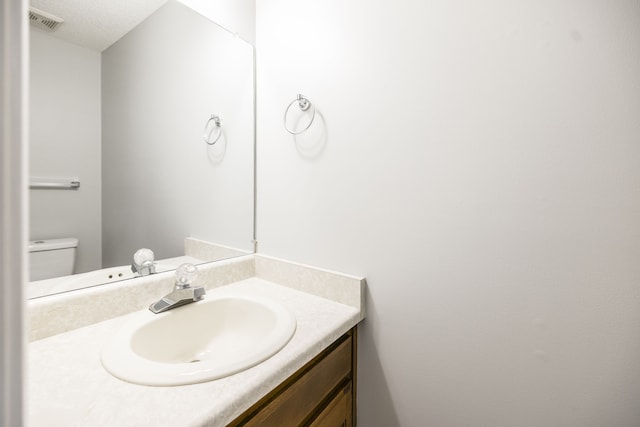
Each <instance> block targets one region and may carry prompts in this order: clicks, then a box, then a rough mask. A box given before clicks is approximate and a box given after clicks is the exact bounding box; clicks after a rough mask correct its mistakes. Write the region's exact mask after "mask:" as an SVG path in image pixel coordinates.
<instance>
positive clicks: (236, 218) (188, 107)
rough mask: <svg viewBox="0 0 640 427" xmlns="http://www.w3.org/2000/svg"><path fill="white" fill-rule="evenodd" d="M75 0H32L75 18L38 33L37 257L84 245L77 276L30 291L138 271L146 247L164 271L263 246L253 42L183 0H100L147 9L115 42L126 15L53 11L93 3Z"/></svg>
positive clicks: (33, 120) (39, 283)
mask: <svg viewBox="0 0 640 427" xmlns="http://www.w3.org/2000/svg"><path fill="white" fill-rule="evenodd" d="M73 3H74V1H70V0H68V1H65V2H51V1H46V0H33V1H32V2H31V6H33V7H35V8H37V9H41V10H43V11H44V12H46V13H50V14H53V15H55V16H58V15H62V16H59V17H60V18H62V19H65V21H66V22H65V23H63V24H62V25H60V27H59V30H56V31H53V32H49V31H48V30H47V31H45V30H41V29H38V28H33V27H32V29H31V32H30V69H31V77H30V175H31V188H30V190H29V194H30V236H29V239H30V240H31V242H30V261H32V260H33V257H34V255H35V254H38V253H44V252H45V251H43V250H41V249H43V248H46V249H49V248H51V249H57V248H59V247H64V246H66V245H67V244H68V243H69V242H73V241H74V240H73V239H77V248H76V249H75V254H74V259H73V260H74V266H73V271H72V273H73V276H70V277H69V276H66V277H51V276H47V277H45V276H43V275H42V272H41V271H40V270H39V272H38V273H37V274H38V275H35V273H33V272H31V282H30V283H29V284H28V287H29V288H28V289H27V292H26V293H27V295H28V297H31V298H34V297H41V296H44V295H48V294H52V293H58V292H62V291H68V290H72V289H77V288H79V287H87V286H95V285H98V284H101V283H108V282H112V281H115V280H123V279H131V278H135V276H136V273H134V272H133V271H132V270H131V268H130V265H131V263H132V259H133V255H134V253H135V252H136V251H137V250H138V249H140V248H148V249H151V250H152V251H153V252H154V254H155V261H156V266H157V271H159V272H160V271H166V270H171V269H173V268H175V267H177V266H178V265H179V264H180V263H182V262H185V261H187V262H194V263H201V262H211V261H215V260H219V259H222V258H228V257H233V256H238V255H242V254H246V253H252V252H253V250H254V245H253V239H254V200H255V199H254V170H255V169H254V149H255V138H254V133H255V130H254V127H255V120H254V114H255V108H254V82H255V78H254V50H253V46H252V45H250V44H249V43H247V42H245V41H244V40H242V39H240V38H238V37H236V36H235V35H233V34H231V33H230V32H229V31H227V30H225V29H224V28H222V27H220V26H218V25H217V24H215V23H214V22H212V21H210V20H209V19H207V18H206V17H204V16H202V15H200V14H198V13H197V12H195V11H194V10H192V9H191V8H189V7H188V6H187V5H186V4H184V3H186V1H185V2H184V3H183V2H179V1H175V0H169V1H166V0H148V1H137V2H128V1H118V2H115V1H114V2H102V4H103V6H104V7H115V6H116V5H118V7H119V8H121V9H122V8H127V7H132V8H133V7H135V8H136V10H135V11H133V10H132V11H130V12H127V10H126V9H125V10H121V11H120V12H119V14H116V16H120V17H122V18H121V19H122V20H124V21H127V20H128V21H135V22H131V23H128V25H129V26H130V27H131V28H127V29H126V30H125V31H124V35H116V36H113V35H111V37H116V38H117V40H115V41H112V40H106V41H105V39H104V38H102V35H101V34H100V31H101V30H103V29H104V30H112V29H113V28H114V27H117V26H118V25H120V24H123V23H122V22H118V25H115V24H109V23H108V22H105V21H104V19H102V18H101V16H100V13H101V11H100V10H92V11H86V12H85V13H84V14H79V16H80V17H79V18H78V17H75V16H74V17H73V18H70V17H68V16H64V14H65V10H57V9H56V7H57V5H58V6H60V7H66V8H69V9H68V10H74V8H75V9H76V10H82V9H83V8H86V7H87V5H88V4H92V5H95V4H96V3H95V2H84V1H83V0H76V1H75V3H77V4H75V5H74V4H73ZM129 5H130V6H129ZM36 12H37V11H36ZM73 20H79V21H81V22H79V24H82V25H84V26H85V27H86V26H87V24H90V25H89V26H91V27H93V29H92V30H90V31H88V32H83V30H82V29H77V28H79V27H76V26H75V25H74V22H73ZM65 26H66V30H65ZM213 116H215V119H212V117H213ZM207 123H208V125H207V126H206V124H207ZM218 124H219V126H218ZM205 139H207V141H208V142H209V144H208V143H207V141H205ZM214 140H215V143H213V144H211V143H212V142H213V141H214ZM72 182H79V187H76V186H77V184H71V183H72ZM68 187H70V188H68ZM39 242H45V243H39ZM50 243H53V244H52V245H49V244H50ZM56 245H57V246H56ZM32 251H33V252H32ZM52 253H53V252H52ZM49 255H50V254H49ZM55 263H56V265H57V266H60V265H61V264H60V262H59V261H55ZM45 264H46V261H45ZM32 267H33V265H32ZM44 268H45V269H46V265H45V267H44ZM58 274H61V273H58ZM65 274H66V273H65Z"/></svg>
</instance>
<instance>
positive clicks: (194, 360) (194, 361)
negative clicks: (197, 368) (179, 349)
mask: <svg viewBox="0 0 640 427" xmlns="http://www.w3.org/2000/svg"><path fill="white" fill-rule="evenodd" d="M199 361H200V359H193V360H192V361H191V362H189V363H196V362H199Z"/></svg>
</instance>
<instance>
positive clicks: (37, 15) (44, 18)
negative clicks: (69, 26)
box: [29, 7, 64, 31]
mask: <svg viewBox="0 0 640 427" xmlns="http://www.w3.org/2000/svg"><path fill="white" fill-rule="evenodd" d="M29 22H30V23H31V25H33V26H35V27H37V28H40V29H42V30H46V31H55V30H57V29H58V27H59V26H60V25H61V24H62V23H63V22H64V19H62V18H58V17H57V16H54V15H52V14H50V13H47V12H43V11H41V10H39V9H36V8H35V7H30V8H29Z"/></svg>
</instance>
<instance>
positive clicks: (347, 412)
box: [309, 382, 353, 427]
mask: <svg viewBox="0 0 640 427" xmlns="http://www.w3.org/2000/svg"><path fill="white" fill-rule="evenodd" d="M352 401H353V396H352V390H351V382H349V383H348V384H347V385H346V386H345V387H344V388H343V389H342V390H341V391H340V392H338V394H337V395H336V396H335V397H334V398H333V400H331V402H329V404H328V405H327V406H326V408H324V409H323V410H322V412H321V413H320V414H319V415H318V417H317V418H316V419H315V420H313V422H312V423H311V424H310V425H309V427H352V423H351V420H352V410H353V408H352V407H351V402H352Z"/></svg>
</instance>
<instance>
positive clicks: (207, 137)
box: [204, 114, 222, 145]
mask: <svg viewBox="0 0 640 427" xmlns="http://www.w3.org/2000/svg"><path fill="white" fill-rule="evenodd" d="M211 122H213V125H214V126H215V127H217V128H218V135H217V136H216V139H214V140H213V141H211V139H210V135H209V132H207V129H208V128H209V123H211ZM220 123H221V120H220V116H216V115H215V114H212V115H211V118H209V120H207V123H205V125H204V142H206V143H207V144H209V145H213V144H215V143H216V142H218V140H219V139H220V137H221V136H222V126H221V124H220Z"/></svg>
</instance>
